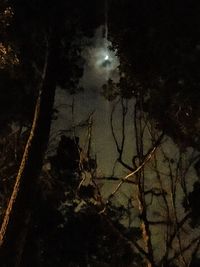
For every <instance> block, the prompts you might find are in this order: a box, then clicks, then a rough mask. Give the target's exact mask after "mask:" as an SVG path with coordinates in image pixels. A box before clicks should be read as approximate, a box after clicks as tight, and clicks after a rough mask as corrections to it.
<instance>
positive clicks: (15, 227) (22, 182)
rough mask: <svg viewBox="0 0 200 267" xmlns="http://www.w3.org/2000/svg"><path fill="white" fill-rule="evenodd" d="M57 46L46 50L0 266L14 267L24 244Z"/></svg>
mask: <svg viewBox="0 0 200 267" xmlns="http://www.w3.org/2000/svg"><path fill="white" fill-rule="evenodd" d="M57 42H58V40H53V41H52V42H51V44H50V47H49V54H48V58H47V65H46V74H45V76H44V80H43V85H42V89H41V92H40V94H39V96H38V99H37V103H36V106H35V113H34V119H33V124H32V128H31V132H30V136H29V138H28V141H27V144H26V147H25V150H24V155H23V158H22V161H21V164H20V167H19V171H18V175H17V178H16V182H15V185H14V189H13V192H12V195H11V198H10V201H9V204H8V207H7V210H6V213H5V216H4V220H3V223H2V226H1V230H0V266H2V267H18V266H20V261H21V256H22V254H23V249H24V245H25V243H26V235H27V232H28V228H29V223H30V222H31V217H32V212H33V208H34V205H35V202H36V201H37V199H35V191H36V182H37V178H38V176H39V174H40V171H41V167H42V162H43V157H44V153H45V150H46V147H47V144H48V139H49V132H50V126H51V116H52V110H53V103H54V96H55V89H56V68H57V52H56V51H57Z"/></svg>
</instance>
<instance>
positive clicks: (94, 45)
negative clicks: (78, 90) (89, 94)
mask: <svg viewBox="0 0 200 267" xmlns="http://www.w3.org/2000/svg"><path fill="white" fill-rule="evenodd" d="M102 32H103V31H102V27H100V28H99V29H98V30H97V31H96V33H95V36H94V37H93V38H92V40H91V45H90V46H87V47H85V49H84V50H83V52H82V56H83V58H84V59H85V61H86V64H85V68H84V74H83V77H82V79H81V81H80V84H81V85H82V86H83V87H85V88H93V90H94V89H99V88H100V87H101V86H102V85H103V84H105V83H106V82H107V81H108V79H112V80H113V81H114V82H118V80H119V70H118V67H119V64H120V63H119V59H118V57H117V55H116V54H117V51H115V50H113V49H112V44H111V42H109V41H108V40H106V39H105V38H104V37H103V33H102Z"/></svg>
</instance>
